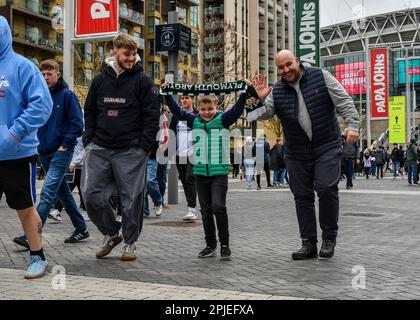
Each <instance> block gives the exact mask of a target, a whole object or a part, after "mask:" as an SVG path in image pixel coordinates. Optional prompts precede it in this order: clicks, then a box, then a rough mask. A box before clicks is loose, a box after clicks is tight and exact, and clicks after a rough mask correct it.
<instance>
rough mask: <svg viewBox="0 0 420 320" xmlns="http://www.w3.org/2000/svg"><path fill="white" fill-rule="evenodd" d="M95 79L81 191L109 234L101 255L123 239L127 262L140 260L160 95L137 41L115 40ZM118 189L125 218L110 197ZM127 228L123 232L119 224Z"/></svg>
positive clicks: (121, 37) (92, 216)
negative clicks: (144, 65)
mask: <svg viewBox="0 0 420 320" xmlns="http://www.w3.org/2000/svg"><path fill="white" fill-rule="evenodd" d="M106 62H107V66H106V68H105V69H104V71H103V72H101V73H100V74H98V75H97V76H96V77H95V79H94V80H93V82H92V85H91V87H90V89H89V94H88V96H87V99H86V103H85V108H84V110H85V133H84V141H83V142H84V145H85V150H86V152H85V164H84V169H83V174H82V193H83V197H84V200H85V206H86V210H87V213H88V215H89V217H90V219H91V220H92V222H93V223H94V224H95V225H96V226H97V227H98V229H99V231H100V232H101V233H102V234H103V235H104V236H105V239H104V242H103V246H102V247H101V248H100V249H99V251H97V252H96V257H97V258H102V257H104V256H106V255H107V254H109V253H110V252H111V250H112V249H113V248H114V247H115V246H116V245H118V244H119V243H120V242H122V241H123V240H124V244H125V246H124V249H123V253H122V256H121V260H123V261H131V260H134V259H136V255H135V251H136V247H135V242H136V241H137V239H138V237H139V236H140V232H141V229H142V225H143V206H144V198H145V197H144V193H145V189H146V188H145V187H146V168H147V158H148V155H149V152H150V149H151V147H152V144H153V142H154V141H156V134H157V132H158V130H159V113H160V112H159V98H158V96H157V94H156V89H155V87H154V84H153V82H152V81H151V79H150V78H149V77H148V76H146V75H145V74H144V73H143V68H142V66H141V63H140V57H139V56H138V55H137V43H136V42H135V40H134V39H133V38H132V37H131V36H129V35H126V34H120V35H118V36H117V37H116V38H115V39H114V50H113V57H112V58H108V59H107V61H106ZM115 191H117V193H118V195H119V201H120V206H121V210H122V222H121V223H120V222H119V221H117V219H116V216H115V211H114V209H113V208H112V206H111V203H110V201H108V200H109V199H110V198H111V197H112V195H113V194H114V193H115ZM121 226H122V235H120V228H121Z"/></svg>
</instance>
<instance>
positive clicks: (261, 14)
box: [258, 6, 265, 16]
mask: <svg viewBox="0 0 420 320" xmlns="http://www.w3.org/2000/svg"><path fill="white" fill-rule="evenodd" d="M258 13H259V14H260V16H265V10H264V8H262V7H260V6H258Z"/></svg>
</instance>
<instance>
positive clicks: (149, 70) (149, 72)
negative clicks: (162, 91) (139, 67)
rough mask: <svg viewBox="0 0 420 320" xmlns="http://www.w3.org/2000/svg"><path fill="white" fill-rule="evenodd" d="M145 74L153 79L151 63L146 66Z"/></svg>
mask: <svg viewBox="0 0 420 320" xmlns="http://www.w3.org/2000/svg"><path fill="white" fill-rule="evenodd" d="M147 74H148V76H149V77H150V78H152V79H153V62H149V63H148V64H147Z"/></svg>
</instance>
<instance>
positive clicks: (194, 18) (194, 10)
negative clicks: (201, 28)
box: [190, 6, 198, 29]
mask: <svg viewBox="0 0 420 320" xmlns="http://www.w3.org/2000/svg"><path fill="white" fill-rule="evenodd" d="M190 25H191V27H193V28H196V29H198V7H196V6H194V7H191V8H190Z"/></svg>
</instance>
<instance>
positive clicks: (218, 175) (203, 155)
mask: <svg viewBox="0 0 420 320" xmlns="http://www.w3.org/2000/svg"><path fill="white" fill-rule="evenodd" d="M247 95H248V93H246V94H244V93H243V94H241V95H240V97H239V100H238V101H237V102H236V104H235V105H234V106H233V107H232V108H231V109H230V110H229V111H227V112H224V113H223V112H220V111H219V110H218V99H217V97H215V96H200V97H199V98H198V112H199V114H197V115H194V114H192V113H187V112H185V111H184V110H183V109H182V108H181V107H180V106H179V105H178V104H177V103H176V101H175V100H174V99H173V98H172V96H166V102H167V105H168V107H169V109H170V110H171V112H172V113H173V114H174V116H175V117H177V118H178V119H179V120H181V121H187V125H188V127H190V128H192V129H193V143H194V146H193V149H194V159H193V161H194V171H193V173H194V175H195V176H196V183H197V193H198V200H199V202H200V206H201V215H202V219H203V227H204V234H205V240H206V247H205V248H204V249H203V250H202V251H201V252H200V253H199V254H198V257H199V258H207V257H212V256H214V255H215V253H216V248H217V239H216V226H215V222H214V216H215V217H216V224H217V230H218V234H219V241H220V244H221V250H220V256H221V259H222V260H228V259H230V256H231V251H230V249H229V226H228V225H229V224H228V216H227V210H226V194H227V191H228V174H229V162H230V161H229V160H230V159H229V158H230V153H229V131H228V130H227V129H228V128H229V127H230V126H231V125H233V124H234V123H235V122H236V120H237V119H238V118H239V117H240V116H241V114H242V113H243V111H244V107H245V102H246V99H247V97H248V96H247Z"/></svg>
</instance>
